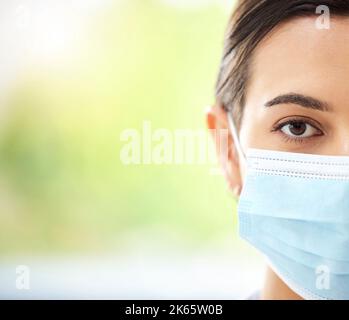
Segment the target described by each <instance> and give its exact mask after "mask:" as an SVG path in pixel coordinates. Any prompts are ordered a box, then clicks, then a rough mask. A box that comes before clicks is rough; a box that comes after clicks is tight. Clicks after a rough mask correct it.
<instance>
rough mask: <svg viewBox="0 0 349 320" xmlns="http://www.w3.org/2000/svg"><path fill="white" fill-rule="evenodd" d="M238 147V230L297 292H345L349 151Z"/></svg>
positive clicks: (317, 295)
mask: <svg viewBox="0 0 349 320" xmlns="http://www.w3.org/2000/svg"><path fill="white" fill-rule="evenodd" d="M230 126H231V129H232V131H233V137H234V140H235V144H239V142H238V139H237V133H236V130H235V127H234V125H233V122H232V120H231V119H230ZM239 149H240V151H239V153H240V154H241V156H242V157H243V159H245V160H246V175H245V181H244V186H243V188H242V192H241V195H240V199H239V204H238V215H239V233H240V236H241V237H242V238H244V239H246V240H247V241H248V242H249V243H251V244H252V245H253V246H254V247H255V248H257V249H258V250H259V251H261V252H262V253H263V254H264V255H265V256H266V257H267V260H268V262H269V265H270V267H271V268H272V269H273V270H274V271H275V272H276V274H277V275H278V276H279V277H280V278H281V279H282V280H283V281H284V282H285V283H286V284H287V285H288V286H289V287H290V288H291V289H292V290H293V291H294V292H296V293H297V294H299V295H300V296H302V297H303V298H305V299H349V157H346V156H323V155H314V154H301V153H290V152H280V151H270V150H260V149H248V150H247V152H246V154H244V153H243V151H242V148H241V147H239Z"/></svg>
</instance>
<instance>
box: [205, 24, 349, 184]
mask: <svg viewBox="0 0 349 320" xmlns="http://www.w3.org/2000/svg"><path fill="white" fill-rule="evenodd" d="M348 30H349V18H332V19H331V26H330V29H317V27H316V18H297V19H294V20H291V21H289V22H286V23H284V24H282V25H280V26H278V27H277V28H276V29H275V30H274V31H273V32H272V33H270V34H269V35H268V36H267V37H266V38H265V39H264V40H263V41H262V42H261V43H260V44H259V46H258V47H257V49H256V50H255V52H254V55H253V59H252V63H251V65H250V80H249V82H248V86H247V91H246V105H245V108H244V111H243V120H242V123H241V131H240V142H241V145H242V148H243V149H244V150H245V151H246V149H247V148H251V147H252V148H259V149H270V150H278V151H288V152H301V153H312V154H323V155H349V32H348ZM210 117H211V118H210ZM223 117H226V115H223V114H221V113H219V112H217V111H214V110H212V112H211V113H210V115H209V117H208V120H209V121H208V122H209V126H210V127H211V128H213V127H214V128H216V129H217V128H220V127H222V125H221V124H222V123H224V124H226V119H223ZM223 126H225V125H223ZM234 157H236V154H235V155H233V156H232V158H231V159H230V160H229V163H224V164H223V166H224V169H225V171H226V175H227V177H228V180H230V181H229V183H230V185H231V186H232V188H234V187H235V186H236V185H239V184H241V182H242V180H243V176H244V170H243V168H242V167H241V166H240V165H239V163H241V161H240V162H239V161H238V160H237V159H233V158H234ZM240 160H241V159H240ZM228 167H229V169H228V170H227V168H228ZM234 170H235V172H236V170H237V171H239V172H240V175H237V174H236V173H234Z"/></svg>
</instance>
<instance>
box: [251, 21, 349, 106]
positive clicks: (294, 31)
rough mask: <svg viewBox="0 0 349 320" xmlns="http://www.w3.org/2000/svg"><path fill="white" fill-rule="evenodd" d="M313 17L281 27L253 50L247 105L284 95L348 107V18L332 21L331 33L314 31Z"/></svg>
mask: <svg viewBox="0 0 349 320" xmlns="http://www.w3.org/2000/svg"><path fill="white" fill-rule="evenodd" d="M316 18H317V17H302V18H296V19H293V20H291V21H288V22H285V23H283V24H281V25H279V26H278V27H276V28H275V29H274V30H273V31H272V32H271V33H269V34H268V35H267V37H266V38H265V39H263V41H262V42H261V43H260V44H259V45H258V46H257V48H256V50H255V52H254V55H253V59H252V62H251V65H250V81H249V84H248V88H247V94H246V98H247V104H248V103H249V102H257V101H256V99H258V100H259V101H258V102H259V103H260V102H261V101H260V100H264V101H267V100H268V99H271V98H273V96H276V95H279V94H282V93H288V92H297V93H304V94H310V95H315V96H317V97H319V98H323V99H324V100H326V101H331V102H333V103H336V102H339V101H343V100H345V99H346V100H347V101H348V102H349V97H348V92H349V18H348V17H335V18H331V25H330V29H318V28H317V27H316ZM347 106H348V108H349V104H348V105H347Z"/></svg>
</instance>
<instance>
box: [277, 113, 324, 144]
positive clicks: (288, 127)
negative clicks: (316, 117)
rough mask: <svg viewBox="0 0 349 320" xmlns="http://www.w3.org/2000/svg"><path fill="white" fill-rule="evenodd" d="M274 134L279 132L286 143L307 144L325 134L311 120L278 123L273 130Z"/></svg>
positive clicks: (297, 119)
mask: <svg viewBox="0 0 349 320" xmlns="http://www.w3.org/2000/svg"><path fill="white" fill-rule="evenodd" d="M272 131H273V132H279V133H280V134H282V136H283V137H284V138H285V139H286V141H291V142H292V141H293V142H305V141H306V140H309V139H312V138H315V137H318V136H322V135H323V132H322V130H321V129H319V125H317V124H316V123H315V121H312V120H310V119H304V118H289V119H287V120H285V119H283V121H280V122H278V123H277V124H276V125H275V126H274V127H273V129H272Z"/></svg>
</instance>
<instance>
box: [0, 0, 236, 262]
mask: <svg viewBox="0 0 349 320" xmlns="http://www.w3.org/2000/svg"><path fill="white" fill-rule="evenodd" d="M232 2H233V1H228V3H226V2H224V1H193V0H191V1H189V0H188V1H169V0H168V1H160V0H129V1H99V2H98V1H95V2H93V1H91V0H90V1H86V2H83V1H81V2H75V6H74V5H73V4H74V2H71V1H63V2H61V4H60V5H59V6H58V7H54V6H51V9H50V10H53V11H52V14H53V15H52V16H50V15H49V14H48V13H47V12H45V2H43V1H41V2H40V1H36V2H35V1H32V3H33V6H32V7H25V6H24V7H19V9H18V4H19V2H18V1H14V2H13V3H11V6H12V5H14V4H16V5H17V9H16V10H15V12H14V16H13V17H10V19H9V21H8V22H6V21H7V20H6V19H3V20H2V21H3V23H4V24H5V23H9V24H11V23H12V22H13V21H16V19H15V18H16V17H19V18H20V19H19V22H20V23H19V24H17V25H16V24H14V25H11V28H13V33H10V37H11V38H10V39H7V40H8V41H9V44H10V45H8V46H7V47H6V48H8V49H9V50H7V51H6V52H5V53H6V54H8V57H12V58H13V57H15V58H16V59H17V60H15V61H13V65H15V66H16V70H15V75H14V76H12V77H11V76H6V75H5V73H3V74H2V76H1V77H2V80H3V81H2V82H3V83H5V84H6V90H5V89H4V91H3V92H2V97H3V99H2V100H1V107H0V112H1V120H0V211H1V214H0V254H1V256H2V257H4V256H9V255H10V256H11V255H21V254H29V255H35V254H52V253H74V252H82V253H86V252H110V251H117V250H123V248H125V247H126V246H127V245H128V244H129V243H133V242H137V241H138V242H139V241H140V242H143V241H144V242H147V241H149V242H152V241H153V242H162V243H175V244H176V243H177V244H180V245H183V246H185V247H188V248H194V249H195V248H199V247H202V246H206V245H207V244H208V243H210V242H214V241H216V240H217V239H225V238H232V239H233V238H235V237H236V233H235V231H236V218H235V212H234V208H235V202H234V200H233V198H232V197H231V195H230V194H229V192H228V190H227V187H226V185H225V182H224V178H223V176H219V175H218V176H217V175H211V174H210V168H211V167H212V165H208V164H207V165H139V166H134V165H131V166H125V165H124V164H122V163H121V161H120V156H119V154H120V150H121V148H122V145H123V142H121V141H120V134H121V133H122V132H123V130H125V129H128V128H134V129H137V130H139V131H141V130H142V124H143V121H150V122H151V125H152V127H153V128H154V129H156V128H166V129H169V130H175V129H179V128H183V129H186V128H189V129H200V128H205V106H206V105H208V104H210V103H212V102H213V101H214V85H215V79H216V75H217V71H218V66H219V60H220V55H221V51H222V45H223V35H224V29H225V26H226V23H227V19H228V17H229V13H230V9H229V8H230V7H231V6H232V4H233V3H232ZM56 3H58V2H56ZM64 3H65V4H64ZM76 3H80V4H79V5H76ZM66 4H67V5H66ZM87 4H89V7H88V10H82V8H85V7H87ZM35 5H37V7H36V6H35ZM50 5H52V3H51V4H50ZM2 6H3V7H4V6H6V5H5V4H3V5H2ZM8 6H10V4H8ZM46 6H47V2H46ZM13 8H15V7H13ZM52 8H54V9H52ZM38 12H39V13H40V12H44V13H45V14H44V15H41V16H40V15H37V13H38ZM50 12H51V11H50ZM16 15H17V16H16ZM42 16H43V17H45V19H41V17H42ZM40 19H41V20H40ZM17 22H18V21H17ZM33 24H34V25H35V28H34V29H33V28H32V29H30V26H31V25H33ZM7 30H8V29H7ZM3 45H4V44H3ZM4 46H5V45H4ZM11 50H13V52H11ZM7 82H8V83H10V85H9V84H8V83H7Z"/></svg>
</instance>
